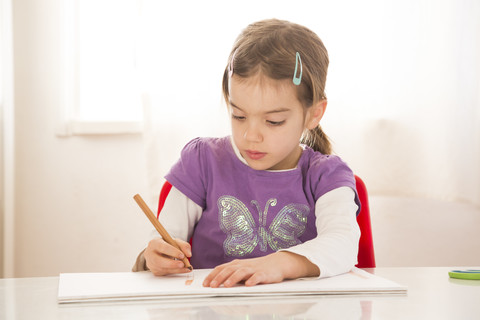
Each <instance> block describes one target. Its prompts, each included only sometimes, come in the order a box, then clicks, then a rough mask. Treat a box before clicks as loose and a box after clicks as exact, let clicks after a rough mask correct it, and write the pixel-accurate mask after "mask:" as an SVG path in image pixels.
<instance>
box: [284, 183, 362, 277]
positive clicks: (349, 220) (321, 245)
mask: <svg viewBox="0 0 480 320" xmlns="http://www.w3.org/2000/svg"><path fill="white" fill-rule="evenodd" d="M354 199H355V192H354V191H353V190H352V189H350V188H348V187H341V188H338V189H335V190H332V191H330V192H327V193H326V194H324V195H323V196H322V197H320V198H319V199H318V200H317V202H316V204H315V215H316V223H315V224H316V227H317V237H316V238H314V239H312V240H310V241H307V242H305V243H302V244H299V245H297V246H294V247H291V248H288V249H284V251H288V252H292V253H296V254H298V255H301V256H303V257H305V258H306V259H308V260H309V261H311V262H312V263H313V264H315V265H316V266H317V267H318V268H319V269H320V277H321V278H324V277H331V276H335V275H338V274H342V273H345V272H348V271H350V270H351V269H352V268H353V267H354V266H355V264H356V263H357V255H358V241H359V239H360V228H359V226H358V223H357V216H356V212H357V209H358V206H357V205H356V204H355V200H354Z"/></svg>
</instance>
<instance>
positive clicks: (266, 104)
mask: <svg viewBox="0 0 480 320" xmlns="http://www.w3.org/2000/svg"><path fill="white" fill-rule="evenodd" d="M229 91H230V92H229V98H230V102H231V103H232V104H233V105H234V106H236V107H239V108H241V109H248V108H252V107H255V109H257V108H258V107H262V109H263V108H267V109H270V108H288V109H292V108H294V109H296V108H297V107H298V106H301V103H300V101H299V100H298V98H297V91H296V88H295V87H294V86H293V84H292V81H291V80H288V79H284V80H275V79H271V78H268V77H266V76H263V75H261V76H253V77H248V78H242V77H238V76H232V78H231V79H230V90H229Z"/></svg>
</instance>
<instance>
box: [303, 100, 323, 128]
mask: <svg viewBox="0 0 480 320" xmlns="http://www.w3.org/2000/svg"><path fill="white" fill-rule="evenodd" d="M326 109H327V100H320V101H319V102H317V103H316V104H314V105H313V106H311V107H310V108H308V114H307V118H306V122H305V127H306V128H307V129H308V130H312V129H314V128H316V127H317V126H318V124H319V123H320V120H321V119H322V117H323V114H324V113H325V110H326Z"/></svg>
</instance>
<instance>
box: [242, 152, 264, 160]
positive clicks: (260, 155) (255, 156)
mask: <svg viewBox="0 0 480 320" xmlns="http://www.w3.org/2000/svg"><path fill="white" fill-rule="evenodd" d="M245 153H246V154H247V156H248V157H249V158H250V159H252V160H260V159H262V158H263V157H265V156H266V155H267V153H265V152H260V151H254V150H246V151H245Z"/></svg>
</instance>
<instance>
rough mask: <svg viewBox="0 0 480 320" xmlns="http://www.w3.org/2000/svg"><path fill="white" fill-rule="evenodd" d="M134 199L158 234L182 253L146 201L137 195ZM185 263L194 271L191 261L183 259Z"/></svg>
mask: <svg viewBox="0 0 480 320" xmlns="http://www.w3.org/2000/svg"><path fill="white" fill-rule="evenodd" d="M133 199H135V201H136V202H137V204H138V205H139V206H140V208H141V209H142V211H143V213H145V215H146V216H147V218H148V220H150V222H151V223H152V224H153V226H154V227H155V229H157V231H158V233H160V235H161V236H162V238H163V240H165V241H166V242H167V243H168V244H170V245H172V246H174V247H175V248H177V249H178V250H180V251H182V249H180V247H179V246H178V244H177V243H176V242H175V240H173V238H172V237H171V236H170V235H169V234H168V232H167V230H165V228H164V227H163V226H162V224H161V223H160V221H158V220H157V217H155V215H154V214H153V212H152V210H150V208H149V207H148V206H147V204H146V203H145V201H143V199H142V197H141V196H140V195H139V194H136V195H135V196H134V197H133ZM182 261H183V263H184V264H185V267H187V268H188V269H190V270H193V267H192V265H191V264H190V261H188V258H187V257H184V258H183V260H182Z"/></svg>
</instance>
